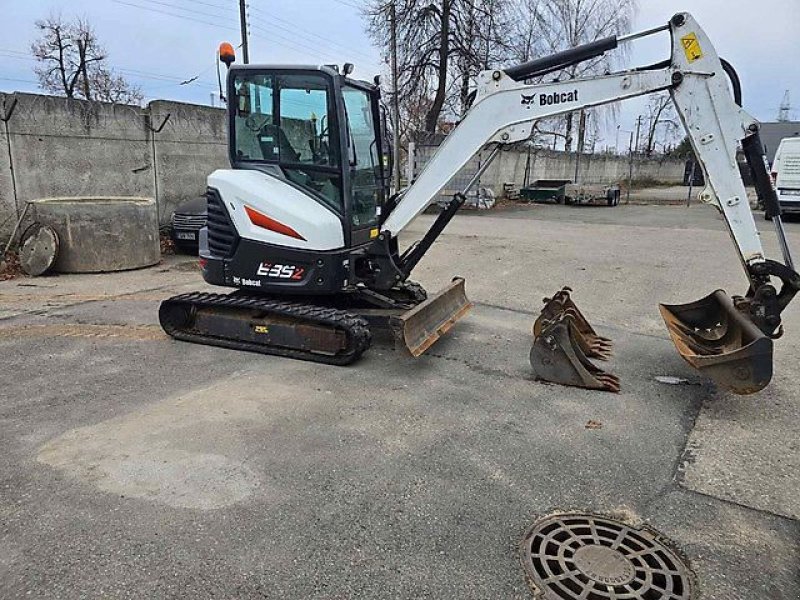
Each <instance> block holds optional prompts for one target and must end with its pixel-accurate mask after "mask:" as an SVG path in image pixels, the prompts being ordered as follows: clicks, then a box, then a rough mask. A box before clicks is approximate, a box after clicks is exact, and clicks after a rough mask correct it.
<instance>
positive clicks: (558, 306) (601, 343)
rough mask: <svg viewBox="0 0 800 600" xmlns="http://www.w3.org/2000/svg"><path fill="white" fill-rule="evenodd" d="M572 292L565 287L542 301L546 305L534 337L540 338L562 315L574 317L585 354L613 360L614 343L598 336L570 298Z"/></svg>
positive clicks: (536, 326)
mask: <svg viewBox="0 0 800 600" xmlns="http://www.w3.org/2000/svg"><path fill="white" fill-rule="evenodd" d="M571 292H572V289H571V288H569V287H567V286H564V287H563V288H561V290H559V291H558V292H556V293H555V294H553V297H552V298H544V299H543V300H542V301H543V302H544V303H545V304H544V308H542V312H541V314H540V315H539V317H538V318H537V319H536V322H535V323H534V324H533V337H534V338H537V337H539V336H540V335H541V333H542V330H543V329H545V328H546V327H547V324H548V323H550V322H552V321H555V320H556V319H557V318H558V317H559V316H561V315H562V314H568V315H570V317H572V321H573V325H574V328H575V331H576V332H577V333H578V335H579V338H578V337H577V336H576V341H577V342H578V343H579V344H580V346H581V348H582V349H583V351H584V354H586V356H588V357H591V358H599V359H600V360H608V359H609V358H611V349H612V347H613V342H612V341H611V340H610V339H609V338H607V337H603V336H601V335H597V332H596V331H595V330H594V328H593V327H592V326H591V325H590V324H589V321H588V320H587V319H586V317H584V316H583V313H582V312H581V311H580V309H579V308H578V306H577V305H576V304H575V301H574V300H573V299H572V297H571V296H570V293H571Z"/></svg>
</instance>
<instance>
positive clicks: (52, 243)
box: [19, 223, 58, 277]
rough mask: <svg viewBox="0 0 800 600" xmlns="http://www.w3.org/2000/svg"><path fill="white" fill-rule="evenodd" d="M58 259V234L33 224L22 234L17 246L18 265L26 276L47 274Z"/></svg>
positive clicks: (48, 228)
mask: <svg viewBox="0 0 800 600" xmlns="http://www.w3.org/2000/svg"><path fill="white" fill-rule="evenodd" d="M57 258H58V234H57V233H56V231H55V230H54V229H53V228H52V227H49V226H47V225H42V224H41V223H34V224H33V225H31V226H30V227H28V228H27V229H26V230H25V233H23V234H22V238H21V242H20V245H19V263H20V266H21V267H22V270H23V271H25V273H27V274H28V275H31V276H34V277H35V276H37V275H42V274H43V273H45V272H47V270H48V269H50V267H52V266H53V264H55V262H56V259H57Z"/></svg>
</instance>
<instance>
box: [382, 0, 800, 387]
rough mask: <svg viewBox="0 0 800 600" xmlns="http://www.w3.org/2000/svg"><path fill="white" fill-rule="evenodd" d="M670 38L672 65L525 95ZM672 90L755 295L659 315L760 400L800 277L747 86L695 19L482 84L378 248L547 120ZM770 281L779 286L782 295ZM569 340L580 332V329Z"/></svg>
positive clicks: (715, 371)
mask: <svg viewBox="0 0 800 600" xmlns="http://www.w3.org/2000/svg"><path fill="white" fill-rule="evenodd" d="M661 31H669V32H670V35H671V55H670V59H669V60H667V61H664V62H662V63H659V64H656V65H652V66H650V67H644V68H639V69H633V70H628V71H624V72H620V73H614V74H610V75H606V76H601V77H589V78H581V79H570V80H565V81H554V82H550V83H539V84H534V85H530V84H527V83H525V82H526V81H527V80H530V79H533V78H540V77H542V76H543V75H545V74H547V73H551V72H553V71H556V70H560V69H562V68H564V67H566V66H569V65H571V64H575V63H577V62H581V61H583V60H587V59H590V58H593V57H596V56H599V55H601V54H603V53H604V52H606V51H609V50H612V49H614V48H616V47H617V45H618V44H619V43H621V42H624V41H630V40H633V39H636V38H639V37H644V36H647V35H653V34H656V33H659V32H661ZM665 90H668V91H669V93H670V95H671V97H672V101H673V103H674V105H675V109H676V111H677V113H678V115H679V116H680V120H681V122H682V124H683V126H684V129H685V131H686V134H687V136H688V138H689V140H690V141H691V144H692V148H693V149H694V152H695V155H696V156H697V158H698V160H699V162H700V165H701V167H702V169H703V173H704V175H705V181H706V182H707V185H706V187H705V189H704V190H703V191H702V193H701V194H700V198H701V200H702V201H703V202H705V203H707V204H710V205H713V206H715V207H716V208H717V209H718V210H719V211H720V212H721V213H722V215H723V217H724V220H725V223H726V226H727V228H728V231H729V233H730V236H731V239H732V241H733V243H734V246H735V248H736V251H737V253H738V255H739V258H740V261H741V263H742V266H743V268H744V271H745V274H746V276H747V278H748V283H749V290H748V292H747V293H746V295H745V296H735V297H733V298H727V297H726V298H727V299H726V300H721V299H720V298H721V297H720V294H722V292H716V293H715V294H712V295H710V296H708V297H707V298H705V299H703V300H701V301H698V302H692V303H690V304H687V305H674V306H662V307H661V312H662V315H663V316H664V320H665V322H666V324H667V327H668V329H669V331H670V335H671V337H672V339H673V341H674V342H675V344H676V347H677V348H678V350H679V352H680V353H681V355H682V356H683V357H684V358H685V359H686V360H687V361H688V362H689V363H690V364H691V365H692V366H695V367H696V368H698V369H700V370H701V371H704V372H706V373H707V374H708V375H709V376H711V377H712V378H713V379H714V380H715V381H716V382H717V383H718V384H719V385H721V386H722V387H725V388H727V389H730V390H732V391H735V392H737V393H751V392H754V391H758V390H760V389H762V388H763V387H764V386H765V385H767V383H769V380H770V377H771V373H772V340H771V338H774V337H777V336H779V335H780V333H781V328H780V323H781V319H780V312H781V311H782V310H783V309H784V308H785V307H786V305H787V304H788V303H789V301H790V300H791V299H792V298H793V296H794V295H795V294H796V293H797V291H798V290H800V277H798V274H797V273H796V272H795V271H794V270H793V263H792V257H791V254H790V251H789V247H788V244H787V242H786V237H785V234H784V231H783V226H782V223H781V220H780V207H779V205H778V200H777V197H776V195H775V191H774V189H773V188H772V185H771V182H770V180H769V176H768V174H767V169H766V167H765V158H764V156H763V154H764V152H763V148H762V146H761V142H760V138H759V133H758V123H757V122H756V120H755V119H754V118H753V117H751V116H750V115H749V114H747V112H745V111H744V110H743V109H742V107H741V85H740V82H739V80H738V77H737V75H736V73H735V71H734V70H733V68H732V67H731V66H730V65H729V64H728V63H727V62H725V61H724V60H722V59H720V57H719V56H718V55H717V53H716V50H715V49H714V46H713V45H712V43H711V41H710V40H709V38H708V37H707V35H706V34H705V32H704V31H703V30H702V28H701V27H700V26H699V25H698V24H697V22H696V21H695V20H694V19H693V18H692V16H691V15H689V14H687V13H680V14H677V15H675V16H674V17H673V18H672V19H671V20H670V22H669V23H668V24H667V25H665V26H663V27H658V28H654V29H650V30H648V31H645V32H641V33H638V34H632V35H629V36H625V37H624V38H615V37H610V38H606V39H603V40H599V41H597V42H593V43H592V44H588V45H587V46H583V47H578V48H574V49H571V50H568V51H565V52H561V53H559V54H556V55H553V56H550V57H545V58H543V59H538V60H535V61H531V62H529V63H526V64H523V65H519V66H516V67H513V68H510V69H506V70H489V71H484V72H482V73H481V74H480V76H479V80H478V89H477V92H476V96H475V100H474V103H473V105H472V107H471V108H470V110H469V111H468V113H467V114H466V115H465V117H464V118H463V120H462V121H461V122H460V123H459V124H458V126H457V127H456V128H455V130H454V131H452V132H451V133H450V134H449V135H448V136H447V138H446V139H445V140H444V142H443V143H442V144H441V146H440V147H439V148H438V150H437V152H436V153H435V154H434V156H433V157H432V158H431V160H430V161H429V162H428V164H427V165H426V167H425V169H424V170H423V171H422V173H421V174H420V175H419V177H418V178H417V179H416V181H414V183H413V184H412V185H411V186H410V187H409V188H408V189H407V190H405V192H404V193H403V194H402V196H401V198H400V199H399V200H398V201H397V202H396V204H395V206H394V209H393V210H392V211H391V212H390V213H389V214H388V216H387V217H386V219H385V220H384V222H383V223H382V225H381V239H382V240H386V241H388V240H391V239H393V238H395V237H396V236H397V235H398V234H399V233H400V232H401V231H403V230H404V229H405V228H406V226H408V224H409V223H410V222H411V221H412V220H413V219H414V218H415V217H416V216H417V215H419V214H420V213H421V212H422V211H423V210H424V209H425V208H426V207H427V206H428V204H429V203H430V202H431V201H432V199H434V198H436V197H437V195H438V194H439V193H440V192H441V190H442V189H443V188H444V186H445V185H446V184H447V183H448V181H449V180H450V179H451V177H452V175H453V173H455V172H457V171H458V170H459V169H461V168H462V167H464V166H465V165H466V164H467V162H468V161H469V160H470V158H471V157H472V156H473V155H474V154H475V152H476V151H477V150H479V149H480V148H482V147H483V146H484V145H486V144H489V145H493V146H494V150H493V152H492V154H491V157H494V155H495V154H496V153H497V149H498V148H501V147H502V146H508V145H511V144H514V143H518V142H522V141H525V140H527V139H528V138H530V137H531V134H532V131H533V127H534V125H535V123H536V121H538V120H540V119H545V118H548V117H553V116H556V115H560V114H565V113H569V112H575V111H578V110H581V109H585V108H590V107H593V106H600V105H603V104H608V103H611V102H616V101H619V100H624V99H627V98H633V97H636V96H642V95H646V94H651V93H655V92H660V91H665ZM740 147H741V148H742V149H743V151H744V154H745V157H746V158H747V161H748V164H749V165H750V168H751V170H752V171H753V177H754V180H755V183H756V187H757V191H758V193H759V197H761V198H763V199H764V202H765V204H766V206H767V214H768V216H771V217H772V218H773V222H774V223H775V227H776V233H777V236H778V240H779V244H780V247H781V250H782V254H783V257H782V258H783V263H779V262H776V261H772V260H768V259H767V258H766V256H765V253H764V250H763V247H762V245H761V239H760V237H759V233H758V230H757V228H756V224H755V220H754V218H753V213H752V211H751V209H750V205H749V202H748V198H747V190H746V189H745V185H744V182H743V181H742V178H741V175H740V173H739V169H738V164H737V160H736V154H737V152H738V149H739V148H740ZM486 166H487V165H486V163H484V168H485V167H486ZM463 197H464V195H463V193H462V194H461V195H457V196H456V197H455V198H454V199H453V201H452V202H451V205H450V206H448V209H447V210H445V211H444V212H443V213H442V214H441V215H440V217H439V218H438V219H437V222H436V223H435V224H434V226H433V227H432V228H431V232H429V234H428V235H426V236H425V238H423V239H422V240H421V241H420V242H419V243H418V244H417V245H416V246H415V247H413V249H412V250H411V251H410V252H408V253H406V254H405V255H402V256H399V257H397V260H396V261H395V265H396V268H398V269H399V271H400V272H402V273H404V274H408V273H410V271H411V269H413V267H414V266H415V265H416V264H417V262H418V261H419V260H420V258H421V257H422V255H423V254H424V253H425V251H426V250H427V249H428V248H429V247H430V245H431V244H432V243H433V241H434V240H435V238H436V236H437V235H438V233H439V232H441V230H442V229H444V227H445V225H446V224H447V222H448V221H449V219H450V218H452V216H453V215H454V214H455V211H456V209H457V208H458V206H460V204H461V203H462V202H463ZM773 279H776V280H777V281H778V286H777V287H776V284H775V283H773ZM723 295H724V294H723ZM548 322H554V320H552V319H551V320H550V321H548ZM565 330H566V329H565ZM572 331H576V332H577V331H579V330H578V329H577V328H574V327H573V329H572ZM709 331H713V334H709ZM584 341H585V340H584ZM578 346H580V344H578ZM570 352H571V350H569V351H568V352H565V353H564V354H570ZM532 360H533V359H532ZM573 362H574V361H573ZM568 367H569V368H568V369H567V370H570V369H572V368H578V367H579V365H577V364H571V365H568ZM606 387H608V386H606ZM609 389H610V388H609Z"/></svg>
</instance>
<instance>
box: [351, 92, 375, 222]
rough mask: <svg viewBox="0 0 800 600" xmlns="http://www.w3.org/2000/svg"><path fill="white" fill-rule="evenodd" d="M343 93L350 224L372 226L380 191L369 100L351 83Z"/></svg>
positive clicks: (370, 102)
mask: <svg viewBox="0 0 800 600" xmlns="http://www.w3.org/2000/svg"><path fill="white" fill-rule="evenodd" d="M342 94H343V96H344V105H345V111H346V113H347V135H348V143H347V148H348V161H349V165H350V174H351V181H352V197H353V205H352V211H351V212H352V224H353V227H355V228H361V227H371V226H373V225H375V224H376V223H377V222H378V207H379V206H380V205H381V201H382V193H383V188H382V183H381V179H380V177H381V168H380V157H379V156H378V152H379V149H378V141H377V136H376V133H377V130H376V127H375V119H374V114H373V106H372V101H371V97H370V95H369V94H368V93H367V92H365V91H363V90H360V89H358V88H355V87H351V86H345V87H344V88H343V90H342Z"/></svg>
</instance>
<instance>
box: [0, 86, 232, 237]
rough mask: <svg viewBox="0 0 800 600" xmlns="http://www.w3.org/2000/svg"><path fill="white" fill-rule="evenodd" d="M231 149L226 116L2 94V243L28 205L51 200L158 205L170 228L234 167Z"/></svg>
mask: <svg viewBox="0 0 800 600" xmlns="http://www.w3.org/2000/svg"><path fill="white" fill-rule="evenodd" d="M12 105H13V110H12ZM4 107H5V108H4ZM167 115H169V118H167ZM2 119H7V120H6V121H5V122H3V121H2ZM165 119H166V122H165ZM162 123H163V124H164V127H163V129H161V130H160V131H157V129H158V128H159V127H160V126H161V125H162ZM6 132H7V133H8V135H7V136H6ZM9 145H10V148H11V152H10V155H9V151H8V149H9ZM226 147H227V141H226V124H225V111H224V110H222V109H216V108H211V107H206V106H195V105H191V104H182V103H178V102H166V101H154V102H151V103H150V104H149V105H148V106H147V107H146V108H140V107H136V106H125V105H115V104H107V103H102V102H86V101H83V100H70V99H67V98H60V97H55V96H44V95H37V94H21V93H16V94H0V240H2V241H5V239H6V236H7V235H8V234H9V233H10V231H11V228H12V227H13V224H14V222H15V220H16V218H17V216H18V215H19V212H20V211H21V210H22V209H23V207H24V206H25V203H26V202H27V201H28V200H33V199H35V198H44V197H52V196H103V195H111V196H145V197H152V198H155V199H156V201H157V203H158V209H159V210H158V213H159V219H160V222H161V223H166V222H168V220H169V217H170V215H171V213H172V211H173V210H174V209H175V207H176V206H177V205H178V204H179V203H181V202H183V201H184V200H188V199H190V198H194V197H197V196H200V195H202V194H203V193H204V191H205V185H206V184H205V182H206V176H207V175H208V174H209V173H211V172H212V171H213V170H214V169H217V168H220V167H225V166H227V165H228V160H227V150H226ZM12 164H13V172H12V170H11V165H12Z"/></svg>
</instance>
